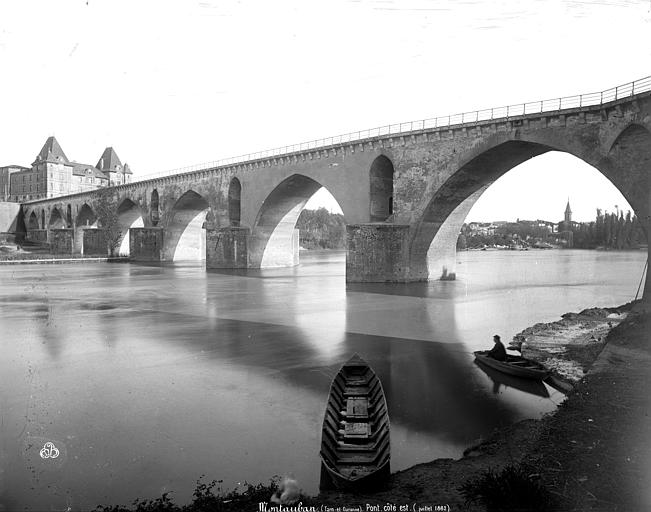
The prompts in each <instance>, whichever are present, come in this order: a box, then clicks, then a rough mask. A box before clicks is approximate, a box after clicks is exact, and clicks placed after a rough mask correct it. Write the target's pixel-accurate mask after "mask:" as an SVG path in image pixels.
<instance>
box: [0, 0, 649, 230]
mask: <svg viewBox="0 0 651 512" xmlns="http://www.w3.org/2000/svg"><path fill="white" fill-rule="evenodd" d="M649 63H651V0H595V1H570V0H564V1H561V0H526V1H524V0H502V1H499V0H498V1H484V2H482V1H477V0H466V1H463V0H402V1H394V0H374V1H371V0H349V1H346V0H328V1H320V2H316V1H309V0H295V1H287V0H274V1H273V2H271V1H268V0H266V1H264V0H262V1H253V0H248V1H247V0H241V1H234V0H233V1H231V0H214V1H213V0H204V1H191V0H178V1H165V0H155V1H145V0H138V1H135V0H124V1H123V0H2V2H0V70H1V73H2V78H1V79H0V134H1V138H0V141H2V143H1V144H0V165H5V164H10V163H11V164H14V163H15V164H22V165H29V164H30V163H31V162H32V161H33V159H34V157H35V155H36V154H37V152H38V151H39V149H40V148H41V146H42V144H43V142H44V141H45V139H46V138H47V137H48V136H49V135H55V136H56V137H57V139H58V140H59V142H60V143H61V145H62V147H63V149H64V151H65V152H66V154H67V156H68V157H69V158H70V159H74V160H77V161H80V162H85V163H91V164H95V163H96V162H97V160H98V159H99V156H100V154H101V153H102V150H103V149H104V147H106V146H110V145H112V146H113V147H114V148H115V149H116V151H117V152H118V155H119V156H120V158H121V159H122V161H123V162H124V161H126V162H128V163H129V164H130V166H131V168H132V170H133V171H134V173H136V174H148V173H153V172H158V171H163V170H166V169H171V168H176V167H182V166H186V165H192V164H196V163H201V162H207V161H212V160H216V159H219V158H224V157H228V156H234V155H239V154H243V153H248V152H253V151H258V150H263V149H268V148H273V147H277V146H284V145H286V144H292V143H296V142H301V141H306V140H311V139H315V138H320V137H325V136H329V135H334V134H338V133H344V132H348V131H353V130H354V131H356V130H358V129H364V128H368V127H373V126H378V125H384V124H388V123H393V122H399V121H406V120H411V119H422V118H425V117H433V116H438V115H445V114H449V113H456V112H461V111H471V110H475V109H480V108H485V107H492V106H501V105H504V104H509V103H510V104H513V103H519V102H524V101H533V100H538V99H545V98H554V97H559V96H567V95H572V94H579V93H585V92H592V91H598V90H602V89H606V88H609V87H611V86H614V85H617V84H620V83H625V82H629V81H632V80H635V79H638V78H642V77H644V76H647V75H649V74H651V67H649ZM522 167H523V168H522V169H517V170H515V171H513V172H510V173H508V174H507V175H506V176H505V177H504V178H502V180H500V181H499V182H497V183H496V184H495V185H494V186H493V187H491V188H490V189H489V190H488V191H487V192H486V193H485V194H484V196H483V197H482V198H481V199H480V201H479V202H478V203H477V205H476V207H475V208H474V209H473V212H471V215H470V217H469V218H470V219H471V220H472V218H474V217H476V216H477V215H480V217H481V218H484V219H489V220H492V219H506V218H515V217H521V218H538V217H539V218H549V219H557V218H559V216H561V215H562V212H563V210H564V208H565V203H566V201H567V197H568V196H569V197H570V200H571V204H572V207H573V210H574V211H575V218H578V219H579V220H587V219H591V218H593V217H594V209H595V208H596V207H597V206H601V207H603V208H606V209H611V210H612V209H614V205H615V204H617V205H619V207H620V208H622V207H624V208H626V207H628V206H627V205H626V204H625V202H624V199H623V198H622V197H621V196H620V195H618V194H616V193H614V191H613V190H612V187H611V190H610V192H609V191H608V187H605V188H603V190H602V185H607V184H608V183H607V182H604V179H603V178H601V177H600V175H598V174H597V173H596V172H595V171H593V170H592V169H591V168H588V170H587V171H586V170H585V169H584V165H582V164H581V162H579V161H577V160H576V159H573V158H568V157H567V155H559V154H551V155H547V156H543V157H539V158H537V159H534V160H533V161H531V163H530V164H528V165H525V166H522ZM527 167H529V168H527ZM554 177H559V178H561V179H560V182H561V183H563V185H562V186H559V180H557V179H554ZM527 180H540V181H539V182H538V181H536V185H535V186H536V190H539V191H540V190H541V189H540V188H538V187H539V186H543V184H546V186H548V188H546V189H544V190H545V193H544V194H541V193H537V194H536V196H535V197H531V196H527V195H526V193H525V192H523V191H519V190H518V189H519V187H521V185H522V184H523V183H524V182H526V181H527ZM586 180H587V181H586ZM552 183H553V186H549V185H550V184H552ZM529 185H530V186H529V187H527V189H528V190H531V188H532V187H531V181H529ZM588 189H589V190H588ZM489 199H491V201H490V203H491V204H492V206H491V204H489V201H488V200H489ZM326 202H327V201H326ZM506 205H508V208H505V206H506Z"/></svg>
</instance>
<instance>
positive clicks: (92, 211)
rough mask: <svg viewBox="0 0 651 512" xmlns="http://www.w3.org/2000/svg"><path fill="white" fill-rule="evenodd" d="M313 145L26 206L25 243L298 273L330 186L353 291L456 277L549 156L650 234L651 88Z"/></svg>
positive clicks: (650, 83)
mask: <svg viewBox="0 0 651 512" xmlns="http://www.w3.org/2000/svg"><path fill="white" fill-rule="evenodd" d="M316 145H317V146H318V147H311V148H310V147H309V145H308V147H303V146H299V147H292V148H285V150H282V151H279V154H276V155H265V156H260V157H256V156H253V157H251V158H250V159H248V160H244V161H239V162H236V163H227V164H224V165H216V166H212V167H208V168H204V169H200V170H196V171H192V172H187V173H183V174H175V175H169V176H162V177H159V178H154V179H149V180H146V181H141V182H136V183H131V184H127V185H122V186H117V187H112V188H108V189H103V190H97V191H92V192H87V193H81V194H75V195H70V196H64V197H56V198H51V199H43V200H36V201H31V202H28V203H24V204H23V205H22V210H23V215H24V219H25V224H26V226H27V230H28V236H30V237H32V238H41V239H45V238H48V239H49V241H50V242H51V243H54V244H55V245H57V246H60V245H61V243H63V244H64V246H65V247H67V249H66V250H71V251H73V252H74V251H76V252H80V251H84V252H90V250H91V248H92V250H102V249H101V245H102V244H103V243H105V242H100V243H99V246H98V243H97V241H96V240H95V241H93V240H94V239H93V237H92V236H90V235H91V234H93V235H95V234H97V233H100V232H101V231H102V229H96V230H94V231H89V233H86V231H88V230H89V228H93V227H95V228H97V227H98V226H100V225H101V224H106V225H104V226H103V228H104V229H105V230H108V231H111V232H112V233H114V235H113V239H112V241H111V242H110V244H109V245H111V246H112V247H114V249H113V250H114V251H116V252H119V253H120V254H125V255H127V254H129V255H130V256H131V257H132V258H133V259H135V260H143V259H145V260H146V259H149V260H161V261H170V260H181V259H201V258H206V262H207V267H214V268H220V267H221V268H247V267H249V268H251V267H274V266H289V265H294V264H296V263H298V256H297V255H298V242H297V237H296V233H295V229H294V228H295V224H296V220H297V218H298V215H299V214H300V212H301V210H302V209H303V207H304V206H305V203H306V202H307V201H308V199H309V198H310V197H311V196H312V195H313V194H314V193H315V192H316V191H317V190H318V189H319V188H320V187H321V186H323V187H326V188H327V189H328V191H329V192H330V193H331V194H332V195H333V196H334V197H335V199H336V200H337V202H338V203H339V205H340V206H341V209H342V211H343V214H344V217H345V221H346V224H347V258H346V276H347V280H348V281H349V282H353V281H366V282H374V281H375V282H377V281H396V282H408V281H423V280H427V279H430V278H431V279H438V278H451V277H452V278H453V276H454V272H455V257H454V253H455V243H456V238H457V236H458V233H459V230H460V228H461V226H462V224H463V222H464V219H465V217H466V214H467V213H468V211H469V210H470V208H471V207H472V205H473V204H474V203H475V202H476V200H477V199H478V198H479V196H480V195H481V194H482V192H483V191H484V190H486V188H488V187H489V186H490V185H491V184H492V183H493V182H494V181H495V180H496V179H498V178H499V177H500V176H502V175H503V174H504V173H506V172H508V171H509V170H510V169H512V168H513V167H515V166H517V165H518V164H520V163H522V162H524V161H525V160H528V159H530V158H533V157H535V156H538V155H541V154H543V153H545V152H548V151H563V152H567V153H570V154H572V155H575V156H576V157H578V158H580V159H582V160H584V161H585V162H587V163H588V164H590V165H592V166H593V167H594V168H596V169H597V170H598V171H600V172H601V173H602V174H603V175H604V176H605V177H606V178H608V179H609V180H610V182H611V183H612V184H613V185H614V186H615V187H617V189H619V191H620V192H621V193H622V194H623V195H624V197H625V198H626V199H627V201H628V202H629V203H630V204H631V206H632V207H633V209H634V210H635V214H636V215H637V217H638V219H640V221H641V222H642V224H643V227H644V231H645V233H646V234H647V238H648V234H649V229H650V227H651V220H650V219H651V217H650V212H651V179H650V173H651V78H646V79H643V80H640V81H637V82H633V83H631V84H627V85H625V86H620V87H618V88H615V89H611V90H608V91H603V92H599V93H594V94H588V95H581V96H575V97H571V98H561V99H558V100H552V101H547V102H536V103H528V104H524V105H517V106H512V107H505V108H501V109H490V110H484V111H479V112H473V113H470V114H462V115H459V116H448V117H445V118H436V119H433V120H425V121H419V122H416V123H406V124H403V125H396V126H391V127H386V128H385V129H376V130H375V131H367V132H360V133H358V134H350V135H348V136H342V137H339V138H333V139H329V140H328V141H322V142H321V144H316ZM526 192H527V193H531V192H532V191H526ZM588 193H589V192H588ZM100 227H102V226H100ZM86 238H87V239H88V241H87V243H84V242H83V241H84V239H86ZM85 249H86V250H85ZM104 251H105V249H104ZM645 289H646V290H649V279H648V277H647V282H646V288H645ZM648 296H649V295H648V294H647V297H648Z"/></svg>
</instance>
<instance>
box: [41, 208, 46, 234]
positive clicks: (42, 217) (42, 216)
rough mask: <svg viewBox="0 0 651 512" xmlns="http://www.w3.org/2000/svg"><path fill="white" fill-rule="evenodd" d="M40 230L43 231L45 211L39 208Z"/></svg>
mask: <svg viewBox="0 0 651 512" xmlns="http://www.w3.org/2000/svg"><path fill="white" fill-rule="evenodd" d="M41 229H45V210H44V209H43V208H41Z"/></svg>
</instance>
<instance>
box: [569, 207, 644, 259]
mask: <svg viewBox="0 0 651 512" xmlns="http://www.w3.org/2000/svg"><path fill="white" fill-rule="evenodd" d="M572 231H573V232H574V247H579V248H584V249H594V248H597V247H601V248H604V249H619V250H621V249H637V248H638V247H639V246H640V245H642V244H645V243H647V241H646V237H645V235H644V230H643V229H642V224H641V223H640V222H639V221H638V219H637V217H636V216H635V215H632V214H631V212H630V211H628V212H627V213H626V215H624V211H623V210H620V211H618V212H615V213H608V212H606V213H602V211H601V209H600V208H597V217H596V219H595V220H594V222H584V223H581V224H580V225H579V227H578V228H574V229H573V230H572Z"/></svg>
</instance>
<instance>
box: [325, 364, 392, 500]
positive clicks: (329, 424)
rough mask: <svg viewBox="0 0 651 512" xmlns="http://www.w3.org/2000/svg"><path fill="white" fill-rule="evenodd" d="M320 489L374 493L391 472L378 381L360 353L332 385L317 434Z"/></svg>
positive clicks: (386, 417) (385, 413)
mask: <svg viewBox="0 0 651 512" xmlns="http://www.w3.org/2000/svg"><path fill="white" fill-rule="evenodd" d="M320 455H321V482H320V488H321V490H328V489H335V488H336V489H341V490H346V491H354V490H361V489H363V490H365V491H372V490H376V489H380V488H381V487H383V486H384V485H385V484H386V483H387V482H388V479H389V476H390V473H391V469H390V468H391V465H390V435H389V415H388V411H387V404H386V399H385V396H384V390H383V389H382V384H381V383H380V380H379V379H378V377H377V376H376V375H375V372H373V370H372V369H371V368H370V367H369V366H368V364H367V363H366V362H365V361H364V360H363V359H361V358H360V357H359V356H357V355H355V356H353V357H352V358H351V359H350V360H349V361H348V362H346V363H345V364H344V365H343V366H342V367H341V369H340V370H339V372H338V373H337V375H336V376H335V378H334V379H333V381H332V385H331V386H330V393H329V395H328V402H327V404H326V410H325V415H324V419H323V430H322V436H321V454H320Z"/></svg>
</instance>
